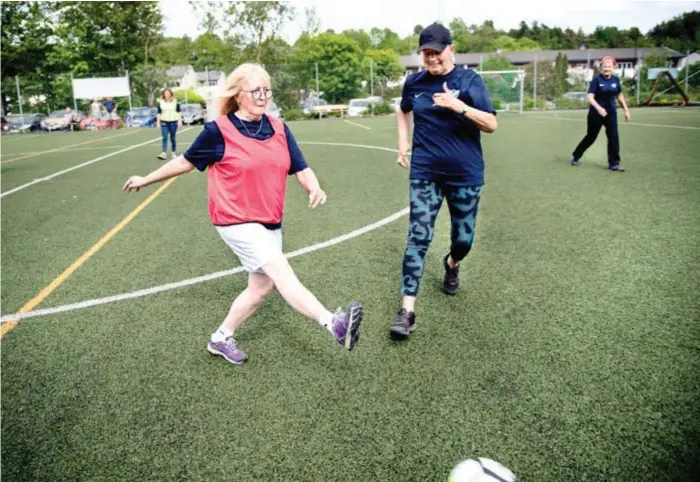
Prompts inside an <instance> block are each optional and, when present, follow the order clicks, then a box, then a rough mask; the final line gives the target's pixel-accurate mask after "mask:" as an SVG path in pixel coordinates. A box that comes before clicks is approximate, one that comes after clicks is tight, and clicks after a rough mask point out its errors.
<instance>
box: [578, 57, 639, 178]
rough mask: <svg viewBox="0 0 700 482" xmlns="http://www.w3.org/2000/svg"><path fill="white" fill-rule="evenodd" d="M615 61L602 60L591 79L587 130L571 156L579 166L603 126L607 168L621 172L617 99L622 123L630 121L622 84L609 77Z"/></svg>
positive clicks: (611, 76) (613, 77)
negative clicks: (606, 144) (622, 119)
mask: <svg viewBox="0 0 700 482" xmlns="http://www.w3.org/2000/svg"><path fill="white" fill-rule="evenodd" d="M616 63H617V62H616V61H615V59H614V58H612V57H603V58H602V59H601V61H600V75H597V76H596V77H594V78H593V80H591V83H590V85H589V86H588V103H589V104H590V105H591V106H590V107H589V109H588V130H587V132H586V136H585V137H584V138H583V139H582V140H581V142H580V143H579V145H578V146H576V149H575V150H574V153H573V158H572V159H571V164H572V165H573V166H578V165H579V163H580V162H581V157H582V156H583V153H584V152H586V150H587V149H588V148H589V147H591V146H592V145H593V143H594V142H595V140H596V138H597V137H598V134H599V133H600V128H601V127H603V126H605V135H606V136H607V137H608V169H610V170H611V171H616V172H622V171H624V168H623V167H622V166H620V138H619V135H618V133H617V109H616V102H615V100H617V101H618V102H619V103H620V105H621V106H622V108H623V109H624V110H625V120H626V121H629V120H630V111H629V110H628V109H627V104H626V103H625V96H624V95H623V94H622V82H620V79H619V78H618V77H616V76H614V75H613V74H612V71H613V68H614V67H615V64H616Z"/></svg>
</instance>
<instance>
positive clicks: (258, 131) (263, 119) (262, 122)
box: [236, 116, 265, 137]
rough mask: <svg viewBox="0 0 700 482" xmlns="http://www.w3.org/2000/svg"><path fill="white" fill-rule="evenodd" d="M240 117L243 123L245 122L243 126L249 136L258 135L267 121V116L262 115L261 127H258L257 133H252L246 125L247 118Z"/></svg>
mask: <svg viewBox="0 0 700 482" xmlns="http://www.w3.org/2000/svg"><path fill="white" fill-rule="evenodd" d="M236 117H238V116H236ZM238 118H239V119H241V124H243V128H244V129H245V131H246V132H247V133H248V135H249V136H252V137H255V136H257V135H258V134H260V130H261V129H262V126H263V124H264V123H265V118H264V117H261V118H260V127H258V130H257V131H256V132H255V134H251V133H250V131H249V130H248V128H247V127H246V125H245V120H244V119H242V118H240V117H238Z"/></svg>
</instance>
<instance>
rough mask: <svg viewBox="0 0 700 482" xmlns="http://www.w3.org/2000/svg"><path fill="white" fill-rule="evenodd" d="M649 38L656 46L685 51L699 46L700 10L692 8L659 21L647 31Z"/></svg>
mask: <svg viewBox="0 0 700 482" xmlns="http://www.w3.org/2000/svg"><path fill="white" fill-rule="evenodd" d="M649 38H650V39H652V40H653V42H654V44H655V45H657V46H661V45H664V46H666V47H669V48H672V49H675V50H679V51H682V52H685V51H686V50H691V51H693V50H697V48H698V46H700V11H696V10H693V11H692V12H685V13H683V14H681V15H678V16H676V17H673V18H672V19H671V20H668V21H664V22H661V23H660V24H659V25H657V26H655V27H654V28H653V29H651V31H650V32H649Z"/></svg>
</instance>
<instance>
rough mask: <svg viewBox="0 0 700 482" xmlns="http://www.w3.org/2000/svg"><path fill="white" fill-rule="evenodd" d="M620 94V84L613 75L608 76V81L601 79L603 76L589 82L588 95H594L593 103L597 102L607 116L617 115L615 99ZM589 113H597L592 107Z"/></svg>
mask: <svg viewBox="0 0 700 482" xmlns="http://www.w3.org/2000/svg"><path fill="white" fill-rule="evenodd" d="M620 92H622V82H620V79H619V78H617V77H615V76H614V75H612V76H610V78H609V79H606V78H605V77H603V74H600V75H597V76H596V77H593V80H591V83H590V84H589V85H588V93H589V94H595V95H594V97H595V101H596V102H598V104H600V106H601V107H602V108H603V109H605V111H606V112H607V113H608V114H616V113H617V102H616V99H617V96H618V94H620ZM589 112H595V113H598V111H597V110H595V108H594V107H593V106H591V107H590V109H589Z"/></svg>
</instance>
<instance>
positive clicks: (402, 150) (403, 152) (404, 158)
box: [396, 139, 410, 169]
mask: <svg viewBox="0 0 700 482" xmlns="http://www.w3.org/2000/svg"><path fill="white" fill-rule="evenodd" d="M409 148H410V146H409V144H408V141H407V140H403V139H402V140H400V141H399V157H398V159H396V163H397V164H398V165H399V166H401V167H403V168H404V169H408V149H409Z"/></svg>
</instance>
